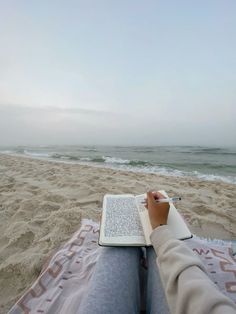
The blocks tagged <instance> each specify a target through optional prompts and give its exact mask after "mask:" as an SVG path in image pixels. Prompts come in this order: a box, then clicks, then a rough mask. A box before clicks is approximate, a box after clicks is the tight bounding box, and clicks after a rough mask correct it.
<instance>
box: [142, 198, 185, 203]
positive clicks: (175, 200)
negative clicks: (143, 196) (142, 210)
mask: <svg viewBox="0 0 236 314" xmlns="http://www.w3.org/2000/svg"><path fill="white" fill-rule="evenodd" d="M178 201H181V197H170V198H161V199H156V202H157V203H176V202H178ZM141 203H142V204H146V203H147V202H146V201H142V202H141Z"/></svg>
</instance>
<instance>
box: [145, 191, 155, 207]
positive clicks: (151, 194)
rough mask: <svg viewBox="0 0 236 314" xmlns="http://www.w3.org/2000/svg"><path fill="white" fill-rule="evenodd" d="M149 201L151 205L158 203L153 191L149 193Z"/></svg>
mask: <svg viewBox="0 0 236 314" xmlns="http://www.w3.org/2000/svg"><path fill="white" fill-rule="evenodd" d="M147 201H148V203H149V204H151V203H152V204H154V203H156V200H155V197H154V194H153V193H152V192H151V191H149V192H147Z"/></svg>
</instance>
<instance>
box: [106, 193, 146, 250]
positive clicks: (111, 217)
mask: <svg viewBox="0 0 236 314" xmlns="http://www.w3.org/2000/svg"><path fill="white" fill-rule="evenodd" d="M100 242H101V244H104V243H106V244H109V243H110V244H115V243H116V244H117V245H119V244H120V245H122V244H123V245H129V244H130V245H131V244H133V245H145V238H144V234H143V230H142V225H141V222H140V218H139V213H138V209H137V206H136V202H135V197H134V196H133V195H131V194H125V195H109V194H108V195H105V197H104V201H103V214H102V222H101V230H100Z"/></svg>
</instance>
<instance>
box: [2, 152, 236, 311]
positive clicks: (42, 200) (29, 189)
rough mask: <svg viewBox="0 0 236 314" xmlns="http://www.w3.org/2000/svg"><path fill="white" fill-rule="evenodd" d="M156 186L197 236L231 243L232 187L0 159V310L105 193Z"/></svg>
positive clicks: (235, 223) (234, 222)
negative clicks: (172, 198) (175, 198)
mask: <svg viewBox="0 0 236 314" xmlns="http://www.w3.org/2000/svg"><path fill="white" fill-rule="evenodd" d="M147 187H149V188H156V189H164V190H166V191H167V193H168V194H169V196H175V195H176V196H182V198H183V201H181V203H180V204H179V206H178V209H179V210H180V212H181V213H182V214H184V216H185V218H186V220H187V222H188V224H189V227H190V229H191V231H192V232H193V233H195V234H197V235H202V236H207V237H211V238H220V239H236V213H235V212H236V211H235V204H236V185H231V184H226V183H218V182H207V181H200V180H197V179H190V178H180V177H167V176H160V175H157V174H143V173H133V172H125V171H116V170H112V169H106V168H95V167H90V166H85V165H78V164H65V163H56V162H50V161H44V160H43V161H42V160H36V159H30V158H23V157H13V156H7V155H0V313H6V312H7V310H9V308H10V307H11V305H12V304H13V303H14V302H15V301H16V300H17V299H18V298H19V297H20V296H21V295H22V293H23V292H24V291H25V290H26V289H27V288H28V287H29V286H30V285H31V284H32V283H33V282H34V280H35V279H36V278H37V276H38V275H39V273H40V270H41V268H42V265H43V263H44V262H45V260H46V259H47V257H48V256H49V255H50V254H51V253H52V252H53V250H55V249H57V248H58V247H59V246H60V245H61V244H63V243H64V242H65V241H66V240H67V239H69V238H70V237H71V235H72V234H73V233H74V232H75V231H76V230H78V228H79V227H80V223H81V218H91V219H93V220H95V221H96V220H98V219H99V215H100V211H99V209H100V208H101V205H102V198H103V195H104V194H105V193H113V194H118V193H121V194H122V193H134V194H141V193H144V192H145V190H146V188H147Z"/></svg>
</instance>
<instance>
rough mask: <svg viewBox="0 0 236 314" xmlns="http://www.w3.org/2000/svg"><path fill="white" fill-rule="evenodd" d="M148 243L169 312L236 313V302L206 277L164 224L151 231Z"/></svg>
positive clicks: (200, 264)
mask: <svg viewBox="0 0 236 314" xmlns="http://www.w3.org/2000/svg"><path fill="white" fill-rule="evenodd" d="M150 238H151V242H152V244H153V247H154V249H155V252H156V254H157V266H158V268H159V271H160V277H161V280H162V284H163V287H164V290H165V294H166V299H167V303H168V305H169V308H170V311H171V313H172V314H173V313H176V314H198V313H199V314H210V313H214V314H222V313H227V314H231V313H236V305H235V304H234V303H233V301H232V300H230V299H228V298H227V297H226V296H225V295H223V294H222V293H221V292H220V291H219V290H218V288H217V287H216V286H215V284H214V283H213V282H212V281H211V280H210V278H209V277H208V276H207V274H206V271H205V269H204V266H203V264H202V262H201V261H200V259H199V258H198V257H197V256H196V255H195V254H194V253H193V251H192V250H191V249H190V248H188V247H187V245H186V244H185V243H184V241H180V240H176V239H175V238H174V237H173V236H172V234H171V232H170V231H169V229H168V227H167V226H161V227H158V228H156V229H154V230H153V232H152V234H151V237H150Z"/></svg>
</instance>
